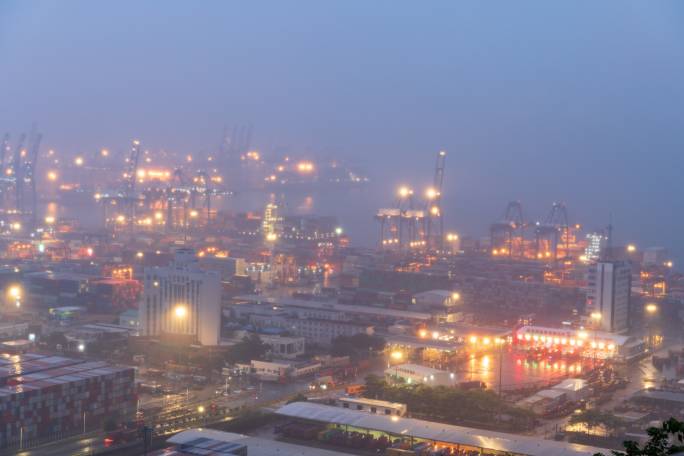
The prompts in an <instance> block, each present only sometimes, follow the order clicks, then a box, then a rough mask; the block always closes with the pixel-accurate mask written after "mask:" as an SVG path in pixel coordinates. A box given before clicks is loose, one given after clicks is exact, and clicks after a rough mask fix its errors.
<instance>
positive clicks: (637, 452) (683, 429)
mask: <svg viewBox="0 0 684 456" xmlns="http://www.w3.org/2000/svg"><path fill="white" fill-rule="evenodd" d="M646 434H648V437H649V439H648V442H646V444H645V445H644V447H643V448H639V444H638V443H636V442H633V441H631V440H626V441H625V442H623V443H622V446H624V447H625V450H626V451H625V452H624V453H622V452H620V451H611V452H610V453H611V454H612V455H613V456H664V455H667V454H677V453H681V452H682V451H684V445H676V444H675V443H670V436H672V437H673V440H674V442H676V443H682V442H684V423H682V422H681V421H677V420H676V419H674V418H670V419H669V420H667V421H665V422H664V423H663V425H662V427H659V428H656V427H650V428H648V429H646ZM594 456H604V455H603V454H601V453H596V454H595V455H594Z"/></svg>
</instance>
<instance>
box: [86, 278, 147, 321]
mask: <svg viewBox="0 0 684 456" xmlns="http://www.w3.org/2000/svg"><path fill="white" fill-rule="evenodd" d="M88 293H89V294H90V295H92V296H94V299H92V300H91V303H92V301H94V302H95V305H94V306H92V304H91V306H92V307H91V308H89V309H88V310H95V311H97V312H100V313H112V312H115V313H120V312H125V311H126V310H130V309H137V308H138V303H139V302H140V300H141V299H142V296H141V295H142V285H141V284H140V283H138V281H137V280H127V279H117V278H111V277H110V278H107V279H103V280H99V281H97V282H94V283H91V284H90V286H89V287H88Z"/></svg>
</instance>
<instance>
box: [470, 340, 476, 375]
mask: <svg viewBox="0 0 684 456" xmlns="http://www.w3.org/2000/svg"><path fill="white" fill-rule="evenodd" d="M470 341H471V342H472V343H473V357H472V359H473V364H472V365H471V366H470V381H471V382H472V381H473V369H475V342H477V337H475V336H473V337H471V338H470Z"/></svg>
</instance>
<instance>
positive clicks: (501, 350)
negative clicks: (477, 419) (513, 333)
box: [496, 339, 506, 423]
mask: <svg viewBox="0 0 684 456" xmlns="http://www.w3.org/2000/svg"><path fill="white" fill-rule="evenodd" d="M496 343H497V344H499V418H498V422H499V423H501V382H502V374H503V346H504V344H505V343H506V340H505V339H496Z"/></svg>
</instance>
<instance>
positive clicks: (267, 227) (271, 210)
mask: <svg viewBox="0 0 684 456" xmlns="http://www.w3.org/2000/svg"><path fill="white" fill-rule="evenodd" d="M291 212H292V210H291V208H290V206H289V205H288V204H287V203H275V204H273V203H271V204H268V205H266V207H265V208H264V216H263V217H262V221H261V231H263V232H265V233H270V232H271V231H273V229H274V228H275V225H276V223H278V222H282V221H283V217H286V216H288V215H290V213H291Z"/></svg>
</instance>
